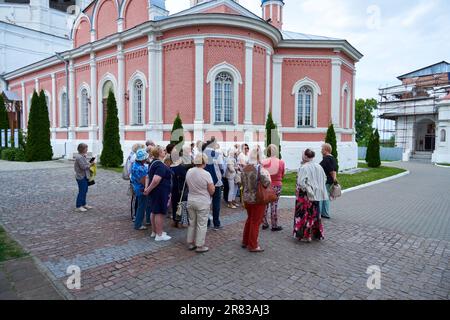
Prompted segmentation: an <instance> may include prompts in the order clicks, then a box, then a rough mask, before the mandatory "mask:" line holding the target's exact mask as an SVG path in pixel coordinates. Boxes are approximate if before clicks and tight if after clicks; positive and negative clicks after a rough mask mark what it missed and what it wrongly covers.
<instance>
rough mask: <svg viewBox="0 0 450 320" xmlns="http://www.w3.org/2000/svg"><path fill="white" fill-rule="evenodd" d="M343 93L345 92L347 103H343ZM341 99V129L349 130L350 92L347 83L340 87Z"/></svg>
mask: <svg viewBox="0 0 450 320" xmlns="http://www.w3.org/2000/svg"><path fill="white" fill-rule="evenodd" d="M345 92H347V101H344V98H345ZM341 97H342V98H341V101H342V106H341V113H340V114H341V122H342V127H343V128H346V129H348V128H350V108H351V105H350V103H351V91H350V87H349V85H348V82H347V81H346V82H345V83H344V85H343V86H342V91H341ZM344 116H345V117H344ZM344 120H345V121H344Z"/></svg>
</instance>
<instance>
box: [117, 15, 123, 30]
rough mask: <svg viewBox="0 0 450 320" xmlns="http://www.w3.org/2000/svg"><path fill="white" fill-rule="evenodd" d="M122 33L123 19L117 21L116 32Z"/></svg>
mask: <svg viewBox="0 0 450 320" xmlns="http://www.w3.org/2000/svg"><path fill="white" fill-rule="evenodd" d="M122 31H123V18H119V19H117V32H122Z"/></svg>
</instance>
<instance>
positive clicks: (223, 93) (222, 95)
mask: <svg viewBox="0 0 450 320" xmlns="http://www.w3.org/2000/svg"><path fill="white" fill-rule="evenodd" d="M233 81H234V80H233V77H232V76H231V74H229V73H228V72H221V73H219V74H218V75H217V76H216V78H215V85H214V90H215V98H214V110H215V115H214V121H215V122H216V123H227V124H230V123H233V114H234V112H233V110H234V101H233V96H234V92H233V90H234V88H233Z"/></svg>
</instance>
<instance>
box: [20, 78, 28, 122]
mask: <svg viewBox="0 0 450 320" xmlns="http://www.w3.org/2000/svg"><path fill="white" fill-rule="evenodd" d="M21 86H22V106H23V108H22V126H21V128H22V129H25V128H27V127H28V124H27V123H26V122H25V120H26V117H25V115H26V114H27V112H26V109H27V104H26V100H25V99H26V93H25V82H23V81H22V83H21Z"/></svg>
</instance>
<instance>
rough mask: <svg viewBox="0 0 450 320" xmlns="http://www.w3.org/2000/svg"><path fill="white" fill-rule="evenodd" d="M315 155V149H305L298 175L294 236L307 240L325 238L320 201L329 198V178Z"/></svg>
mask: <svg viewBox="0 0 450 320" xmlns="http://www.w3.org/2000/svg"><path fill="white" fill-rule="evenodd" d="M314 157H315V153H314V151H312V150H309V149H307V150H305V152H304V153H303V157H302V158H303V161H302V165H301V166H300V169H299V171H298V176H297V192H296V195H297V200H296V203H295V218H294V236H295V237H296V238H297V239H299V240H303V239H304V240H306V241H307V242H311V241H312V239H316V240H322V239H324V233H323V225H322V219H321V217H320V211H319V201H323V200H328V193H327V191H326V180H327V178H326V175H325V172H324V171H323V168H322V167H321V166H320V165H319V164H317V163H314V162H313V160H314Z"/></svg>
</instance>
